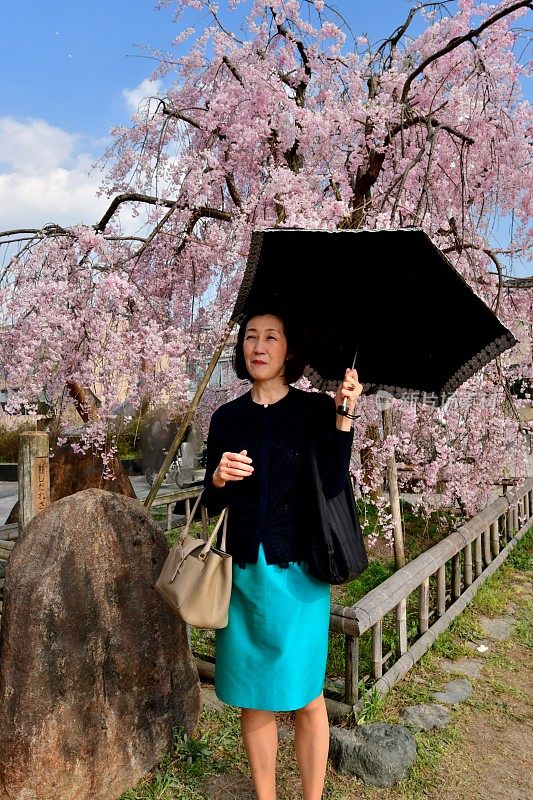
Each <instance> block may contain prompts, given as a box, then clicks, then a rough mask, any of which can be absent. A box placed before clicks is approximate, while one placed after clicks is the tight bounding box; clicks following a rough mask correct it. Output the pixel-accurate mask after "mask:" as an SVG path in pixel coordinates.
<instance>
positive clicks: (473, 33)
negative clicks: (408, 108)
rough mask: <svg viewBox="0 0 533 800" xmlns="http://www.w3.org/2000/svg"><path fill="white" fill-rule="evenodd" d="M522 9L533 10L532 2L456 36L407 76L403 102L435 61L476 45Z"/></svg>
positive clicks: (515, 5)
mask: <svg viewBox="0 0 533 800" xmlns="http://www.w3.org/2000/svg"><path fill="white" fill-rule="evenodd" d="M521 8H533V2H532V1H531V0H519V2H516V3H513V4H512V5H510V6H507V7H506V8H503V9H501V10H500V11H498V12H497V13H496V14H493V15H492V17H489V18H488V19H486V20H485V22H483V23H482V24H481V25H479V27H477V28H471V29H470V30H469V31H467V32H466V33H465V34H463V36H456V37H455V38H454V39H450V41H449V42H448V44H446V45H445V46H444V47H441V49H440V50H437V52H436V53H432V54H431V55H430V56H428V57H427V58H426V59H424V61H422V62H421V63H420V64H419V65H418V67H417V68H416V69H414V70H413V71H412V72H411V74H410V75H408V76H407V79H406V81H405V83H404V86H403V90H402V96H401V102H402V103H405V102H406V101H407V97H408V95H409V91H410V89H411V86H412V83H413V81H414V80H415V78H418V76H419V75H421V74H422V73H423V72H424V70H425V69H426V67H428V66H429V65H430V64H432V63H433V62H434V61H437V60H438V59H439V58H442V56H445V55H447V54H448V53H451V52H452V51H453V50H455V49H457V48H458V47H460V45H462V44H465V42H471V43H472V44H474V39H476V38H477V37H478V36H479V35H480V34H481V33H483V31H484V30H486V29H487V28H490V26H491V25H494V23H495V22H499V20H501V19H503V18H504V17H507V16H509V14H512V13H513V12H514V11H518V10H519V9H521Z"/></svg>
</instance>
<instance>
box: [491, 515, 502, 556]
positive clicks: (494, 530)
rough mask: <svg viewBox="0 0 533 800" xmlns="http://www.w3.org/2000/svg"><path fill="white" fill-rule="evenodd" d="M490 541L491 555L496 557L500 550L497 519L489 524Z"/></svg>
mask: <svg viewBox="0 0 533 800" xmlns="http://www.w3.org/2000/svg"><path fill="white" fill-rule="evenodd" d="M490 542H491V548H492V557H493V558H496V556H497V555H498V553H499V552H500V534H499V531H498V520H495V522H492V523H491V526H490Z"/></svg>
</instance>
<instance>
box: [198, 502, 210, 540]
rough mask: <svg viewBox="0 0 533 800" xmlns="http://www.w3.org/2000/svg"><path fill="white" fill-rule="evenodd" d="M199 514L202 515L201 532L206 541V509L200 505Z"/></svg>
mask: <svg viewBox="0 0 533 800" xmlns="http://www.w3.org/2000/svg"><path fill="white" fill-rule="evenodd" d="M200 513H201V515H202V531H203V534H204V536H205V538H206V540H207V539H208V538H209V531H208V530H207V523H208V521H209V520H208V517H207V508H206V507H205V506H202V505H200Z"/></svg>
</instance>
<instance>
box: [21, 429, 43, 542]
mask: <svg viewBox="0 0 533 800" xmlns="http://www.w3.org/2000/svg"><path fill="white" fill-rule="evenodd" d="M49 453H50V450H49V443H48V434H47V433H45V432H44V431H27V432H26V433H21V435H20V444H19V462H18V463H19V469H18V476H19V531H21V530H22V529H23V528H25V527H26V525H27V524H28V522H29V521H30V519H33V517H34V516H35V515H36V514H38V513H39V511H43V510H44V509H45V508H47V507H48V506H49V505H50V463H49V460H48V459H49Z"/></svg>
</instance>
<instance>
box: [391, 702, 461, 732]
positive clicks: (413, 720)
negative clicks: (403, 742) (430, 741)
mask: <svg viewBox="0 0 533 800" xmlns="http://www.w3.org/2000/svg"><path fill="white" fill-rule="evenodd" d="M400 717H401V719H402V722H404V723H405V725H407V726H408V727H409V728H411V730H414V731H432V730H433V729H434V728H444V726H445V725H447V724H448V723H449V721H450V712H449V711H448V709H447V708H444V706H439V705H438V704H437V703H423V704H421V705H418V706H408V707H407V708H403V709H402V710H401V711H400Z"/></svg>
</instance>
